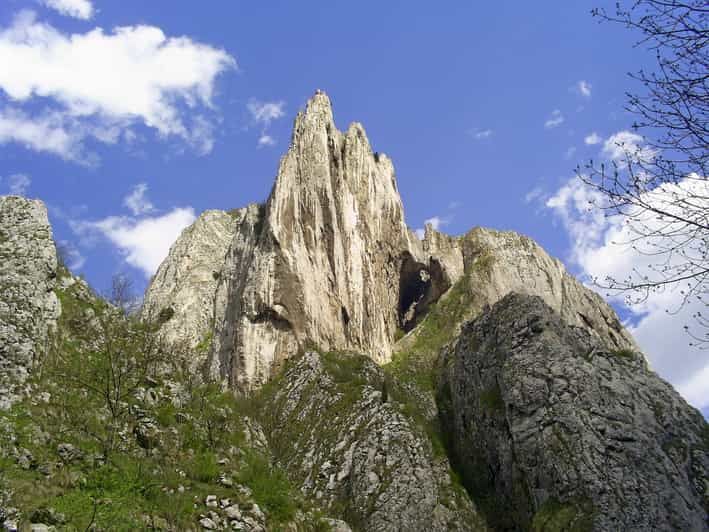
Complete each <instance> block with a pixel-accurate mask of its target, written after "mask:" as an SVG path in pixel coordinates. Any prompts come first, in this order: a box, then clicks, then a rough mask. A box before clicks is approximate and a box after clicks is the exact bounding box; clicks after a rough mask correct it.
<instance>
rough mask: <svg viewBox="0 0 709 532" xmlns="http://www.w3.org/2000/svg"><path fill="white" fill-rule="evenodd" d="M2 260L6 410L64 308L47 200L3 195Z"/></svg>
mask: <svg viewBox="0 0 709 532" xmlns="http://www.w3.org/2000/svg"><path fill="white" fill-rule="evenodd" d="M0 264H1V265H2V266H0V409H6V408H9V406H11V404H12V403H13V401H15V400H16V399H17V398H18V397H19V395H20V394H21V393H22V391H23V390H24V386H23V385H24V383H25V381H26V379H27V376H28V372H29V371H30V369H31V368H32V366H33V365H34V364H35V363H36V362H38V361H39V359H40V358H41V357H42V355H44V354H45V352H46V349H47V346H48V344H49V333H50V331H51V330H52V328H53V327H54V325H55V324H56V319H57V318H58V316H59V312H60V307H59V301H58V299H57V297H56V295H55V293H54V291H53V289H54V284H55V279H56V275H57V254H56V248H55V245H54V240H53V239H52V229H51V227H50V225H49V220H48V219H47V209H46V207H45V206H44V204H43V203H42V202H40V201H38V200H28V199H26V198H21V197H18V196H0Z"/></svg>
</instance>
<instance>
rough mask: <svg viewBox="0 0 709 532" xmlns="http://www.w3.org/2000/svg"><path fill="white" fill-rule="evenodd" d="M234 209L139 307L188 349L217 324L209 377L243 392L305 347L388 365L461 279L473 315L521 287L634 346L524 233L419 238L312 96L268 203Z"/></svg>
mask: <svg viewBox="0 0 709 532" xmlns="http://www.w3.org/2000/svg"><path fill="white" fill-rule="evenodd" d="M232 214H233V216H234V225H233V226H230V227H233V229H232V230H231V232H230V231H227V230H222V229H221V228H220V227H221V226H220V222H217V221H216V219H215V221H214V222H212V221H211V220H212V219H211V218H209V217H207V218H200V220H198V221H197V222H196V224H195V228H196V229H195V230H192V229H188V230H186V231H185V232H184V233H183V235H182V237H181V238H180V240H178V242H177V243H176V244H175V245H174V246H173V249H172V250H171V252H170V256H169V257H168V258H167V259H166V264H163V265H162V266H161V268H160V270H159V271H158V274H157V275H156V276H155V278H154V280H153V282H152V284H151V287H150V289H149V291H148V293H147V294H146V303H145V305H146V308H148V309H152V310H151V312H153V313H154V312H155V311H157V312H159V311H160V310H161V309H164V308H167V307H168V306H171V308H174V310H175V315H174V317H173V318H171V320H170V322H168V323H167V324H166V327H167V329H168V331H173V332H172V333H170V334H173V333H174V332H175V331H182V333H184V332H185V331H189V335H190V337H191V338H192V339H193V341H199V339H200V338H205V337H207V336H208V332H205V331H206V329H205V327H206V326H207V327H208V326H209V325H210V322H213V324H214V325H213V341H212V346H211V350H210V354H209V356H208V357H207V361H208V372H209V373H210V375H211V377H212V378H217V379H223V380H226V381H227V382H229V383H230V384H231V385H232V386H234V387H237V388H240V389H243V390H248V389H251V388H254V387H257V386H258V385H260V384H261V383H263V382H265V381H266V380H267V379H268V378H269V376H270V375H271V374H272V372H273V370H274V368H276V367H278V366H279V365H280V364H281V362H282V361H283V360H285V359H286V358H288V357H290V356H291V355H293V354H294V353H296V352H297V351H298V350H300V349H302V348H304V347H306V346H308V345H316V346H318V347H320V348H322V349H326V350H329V349H343V350H353V351H356V352H360V353H367V354H368V356H370V357H371V358H372V359H373V360H375V361H376V362H378V363H386V362H388V361H390V360H391V357H392V352H393V350H394V344H395V338H396V337H397V330H399V329H401V330H403V331H405V332H408V331H410V330H412V329H414V328H415V327H416V325H417V324H418V323H420V321H421V319H422V318H423V317H424V316H425V315H426V313H427V312H428V310H429V309H430V308H431V304H432V303H435V302H436V301H437V300H438V299H439V298H440V297H441V296H442V295H443V294H445V293H446V291H447V290H448V289H449V288H450V287H451V286H453V285H455V284H456V283H457V282H466V283H467V285H466V286H467V287H466V290H468V291H469V292H470V293H471V299H472V300H473V301H474V302H475V303H474V304H473V305H472V307H471V309H470V312H469V313H468V317H469V318H471V317H474V316H475V315H476V314H477V313H478V312H480V311H481V310H482V308H483V307H484V306H485V305H487V304H494V303H495V302H496V301H498V300H499V299H501V298H502V297H504V296H505V295H506V294H507V293H509V292H510V291H513V290H516V291H522V292H527V293H531V294H536V295H540V296H541V297H543V298H544V300H545V301H546V302H547V303H548V304H550V305H551V306H552V307H553V308H554V309H555V310H557V311H559V312H560V313H561V314H562V316H564V318H565V319H567V320H568V321H569V323H572V324H574V325H580V326H583V327H586V328H588V329H589V330H592V331H595V334H597V335H599V336H600V337H601V338H603V339H604V341H607V342H608V343H609V345H613V346H616V347H627V346H634V343H633V341H632V338H630V336H629V335H628V333H627V332H625V331H624V330H623V328H622V327H621V326H620V322H619V321H618V319H617V317H616V316H615V313H614V312H613V311H612V310H611V309H610V307H608V306H607V305H606V304H605V302H603V300H602V299H601V298H600V297H598V296H597V295H596V294H594V293H593V292H591V291H589V290H587V289H586V288H584V287H583V286H582V285H581V284H580V283H578V282H577V281H576V280H575V279H573V277H572V276H570V275H568V274H567V273H566V271H565V269H564V267H563V266H562V265H561V263H560V262H559V261H556V260H554V259H552V258H551V257H549V255H547V254H546V253H545V252H544V250H542V249H541V248H540V247H539V246H538V245H537V244H535V243H534V242H532V241H531V240H529V239H527V238H525V237H522V236H521V235H517V234H516V233H502V232H497V231H491V230H486V229H474V230H472V231H471V232H469V233H468V234H467V235H465V236H462V237H453V236H449V235H445V234H443V233H441V232H439V231H436V230H435V229H433V227H432V226H430V225H429V226H427V227H426V229H425V232H424V235H423V239H419V238H418V237H417V236H416V234H415V233H414V232H413V231H411V230H410V229H409V228H408V227H407V226H406V223H405V221H404V210H403V207H402V202H401V198H400V196H399V191H398V189H397V185H396V176H395V172H394V166H393V164H392V162H391V160H390V159H389V158H388V157H387V156H386V155H383V154H378V153H375V152H374V151H373V150H372V148H371V146H370V143H369V140H368V139H367V135H366V133H365V131H364V128H363V127H362V125H361V124H358V123H353V124H351V125H350V126H349V127H348V128H347V130H346V131H344V132H342V131H340V130H338V129H337V127H336V125H335V122H334V118H333V112H332V106H331V103H330V99H329V98H328V96H327V95H326V94H325V93H323V92H320V91H318V92H317V93H316V94H315V95H314V96H313V97H312V98H311V99H310V100H309V101H308V103H307V105H306V106H305V109H304V110H303V111H301V112H299V113H298V115H297V116H296V118H295V122H294V126H293V133H292V137H291V143H290V146H289V148H288V151H287V152H286V154H285V155H284V156H283V158H282V159H281V161H280V164H279V167H278V173H277V176H276V180H275V183H274V186H273V188H272V190H271V193H270V195H269V197H268V199H267V201H266V203H265V204H264V205H260V206H257V205H252V206H249V207H247V208H245V209H240V210H236V211H233V212H232ZM223 216H224V215H222V217H223ZM211 223H215V224H216V226H215V228H213V229H209V228H208V227H207V226H208V225H209V224H211ZM212 233H213V234H214V235H216V234H219V235H221V237H220V238H219V244H218V245H217V247H218V249H216V248H215V247H214V246H212V244H211V243H207V244H206V247H204V249H202V247H201V244H199V243H197V242H196V240H199V239H202V238H205V239H206V240H207V241H208V242H211V241H212V240H213V238H212V236H213V235H212V236H209V234H212ZM181 240H189V242H182V243H181V242H180V241H181ZM186 250H192V251H190V252H189V253H187V251H186ZM187 255H189V256H190V257H192V258H189V259H187V258H186V257H187ZM214 272H221V273H220V274H219V279H218V280H215V281H210V280H209V278H210V276H212V275H213V274H214ZM464 277H465V278H466V279H465V280H464V279H463V278H464ZM196 280H201V281H200V282H199V283H197V284H195V282H196ZM197 285H199V286H197ZM180 287H182V288H180ZM179 294H181V295H179ZM185 298H186V299H185ZM188 300H189V301H188ZM206 316H211V319H207V318H206ZM185 321H187V322H189V323H184V322H185ZM173 335H174V334H173ZM205 356H206V354H205ZM203 358H204V356H202V355H200V357H199V363H201V362H202V360H203Z"/></svg>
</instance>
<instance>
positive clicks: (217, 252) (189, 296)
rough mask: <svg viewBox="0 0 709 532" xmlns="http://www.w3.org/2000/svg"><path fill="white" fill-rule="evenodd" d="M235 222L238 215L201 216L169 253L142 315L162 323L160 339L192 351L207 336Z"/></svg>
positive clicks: (184, 232)
mask: <svg viewBox="0 0 709 532" xmlns="http://www.w3.org/2000/svg"><path fill="white" fill-rule="evenodd" d="M239 217H240V213H239V212H234V213H227V212H224V211H215V210H212V211H205V212H204V213H202V215H201V216H200V217H199V218H198V219H197V220H196V221H195V222H194V223H193V224H192V225H191V226H190V227H188V228H187V229H185V230H184V231H183V232H182V234H181V235H180V236H179V238H178V239H177V241H176V242H175V243H174V244H173V245H172V247H171V248H170V253H169V254H168V256H167V258H166V259H165V260H164V261H163V263H162V264H161V265H160V268H158V271H157V273H156V274H155V276H154V277H153V279H152V281H151V283H150V286H149V287H148V290H147V292H146V294H145V300H144V304H143V308H142V311H141V312H142V316H143V317H144V318H146V319H150V320H155V321H158V322H159V323H161V327H160V332H161V335H162V336H163V338H164V339H165V340H167V341H169V342H186V343H187V345H188V346H189V347H192V348H193V347H195V346H196V345H198V344H199V343H200V342H201V341H203V340H204V339H205V337H207V336H208V335H210V334H211V332H212V329H213V326H214V324H213V315H214V300H215V296H216V292H217V285H218V283H219V280H220V278H221V276H222V269H223V267H224V264H225V257H226V254H227V250H228V248H229V245H230V244H231V243H232V241H233V239H234V234H235V232H236V226H237V223H238V220H239ZM200 362H203V361H202V360H196V361H195V364H196V365H198V364H199V363H200Z"/></svg>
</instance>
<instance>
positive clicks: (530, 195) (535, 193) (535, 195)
mask: <svg viewBox="0 0 709 532" xmlns="http://www.w3.org/2000/svg"><path fill="white" fill-rule="evenodd" d="M543 195H544V190H542V187H534V188H533V189H532V190H530V191H529V192H527V193H526V194H525V195H524V202H525V203H532V202H533V201H535V200H537V199H539V198H541V197H542V196H543Z"/></svg>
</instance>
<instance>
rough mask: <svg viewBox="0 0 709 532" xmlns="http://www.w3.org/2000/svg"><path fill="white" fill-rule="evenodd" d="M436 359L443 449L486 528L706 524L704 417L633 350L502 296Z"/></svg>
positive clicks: (708, 474)
mask: <svg viewBox="0 0 709 532" xmlns="http://www.w3.org/2000/svg"><path fill="white" fill-rule="evenodd" d="M443 367H444V368H445V370H444V374H443V377H442V382H441V384H440V390H439V399H440V401H439V402H440V405H441V410H442V413H443V419H444V421H445V426H446V427H447V429H448V431H449V438H450V441H451V443H452V451H453V454H454V456H455V459H456V461H457V464H458V466H459V471H460V472H461V473H462V476H463V478H464V480H465V483H466V485H467V487H468V488H469V489H470V491H471V493H472V495H473V497H474V498H476V499H477V500H481V501H488V504H487V505H486V510H487V513H488V517H489V518H490V519H491V521H490V524H491V525H492V526H495V527H502V528H515V529H518V528H525V527H528V526H529V525H530V523H531V524H532V525H533V526H534V527H535V529H537V530H547V529H549V530H551V529H554V530H557V529H559V530H560V529H571V526H572V525H574V526H576V527H578V528H574V529H584V527H586V528H585V529H594V530H706V529H707V509H708V508H709V506H708V504H707V503H708V502H709V501H708V499H707V496H708V494H707V488H708V486H709V484H708V482H709V456H708V455H707V452H708V451H709V449H708V445H709V441H708V440H707V434H709V427H708V426H707V423H706V421H705V420H704V419H703V418H702V416H701V414H700V413H699V412H697V411H696V410H694V409H693V408H691V407H690V406H689V405H687V403H685V401H684V400H683V399H682V398H681V397H680V396H679V395H678V394H677V392H676V391H675V390H674V389H673V388H672V387H671V386H670V385H669V384H667V383H665V382H664V381H662V380H661V379H660V378H659V377H657V375H655V374H654V373H653V372H652V371H650V370H649V369H648V368H647V366H646V364H645V362H644V358H643V357H642V355H641V354H639V353H636V352H633V351H631V350H628V349H623V350H616V351H613V350H609V348H608V345H607V343H606V342H604V341H603V340H602V339H601V338H600V337H599V336H597V335H595V334H593V333H592V332H589V329H588V328H585V327H583V328H582V327H575V326H570V325H568V320H565V319H562V317H561V316H560V315H559V314H558V313H557V312H555V311H554V310H553V309H552V308H550V307H549V306H548V305H547V304H546V303H545V302H544V301H543V300H542V299H541V298H540V297H535V296H529V295H521V294H510V295H508V296H506V297H505V298H503V299H502V300H501V301H500V302H498V303H497V304H496V305H495V306H493V307H492V308H491V309H488V310H487V311H486V312H484V313H483V314H482V315H481V316H480V317H479V318H478V319H476V320H475V321H473V322H471V323H469V324H468V325H466V326H465V327H464V330H463V333H462V335H461V337H460V338H459V339H458V341H457V343H456V344H455V346H454V347H453V348H451V349H450V350H449V352H448V353H447V354H446V358H445V360H444V364H443ZM552 525H553V526H556V527H557V528H553V526H552ZM564 526H566V527H567V528H564Z"/></svg>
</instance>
